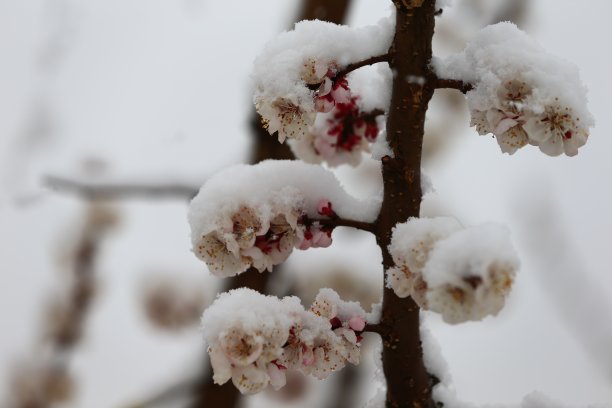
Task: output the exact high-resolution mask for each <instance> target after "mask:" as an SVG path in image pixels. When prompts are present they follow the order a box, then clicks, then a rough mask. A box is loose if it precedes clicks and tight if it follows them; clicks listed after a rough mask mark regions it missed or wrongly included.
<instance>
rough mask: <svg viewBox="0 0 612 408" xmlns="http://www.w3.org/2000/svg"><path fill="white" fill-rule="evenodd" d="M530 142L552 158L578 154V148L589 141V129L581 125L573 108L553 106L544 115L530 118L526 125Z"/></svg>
mask: <svg viewBox="0 0 612 408" xmlns="http://www.w3.org/2000/svg"><path fill="white" fill-rule="evenodd" d="M525 128H526V129H527V131H528V133H529V138H530V140H532V141H534V142H535V143H537V145H538V146H539V147H540V150H541V151H542V152H543V153H546V154H548V155H550V156H558V155H560V154H562V153H565V154H566V155H568V156H575V155H577V154H578V148H579V147H581V146H583V145H584V144H585V143H586V142H587V139H588V136H589V132H588V129H586V128H584V127H582V126H581V124H580V118H579V117H576V116H575V115H574V114H573V112H572V110H571V108H569V107H564V108H563V107H561V106H559V105H552V106H549V107H547V108H546V110H545V111H544V113H542V114H541V115H539V116H536V117H532V118H530V119H529V120H528V121H527V122H526V123H525Z"/></svg>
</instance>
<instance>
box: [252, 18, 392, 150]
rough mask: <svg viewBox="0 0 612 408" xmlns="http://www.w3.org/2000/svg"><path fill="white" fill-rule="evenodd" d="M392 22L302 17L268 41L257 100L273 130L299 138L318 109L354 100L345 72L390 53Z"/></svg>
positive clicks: (257, 69)
mask: <svg viewBox="0 0 612 408" xmlns="http://www.w3.org/2000/svg"><path fill="white" fill-rule="evenodd" d="M391 27H392V25H391V24H390V21H384V22H382V23H381V24H379V25H378V26H373V27H366V28H358V29H355V28H349V27H346V26H338V25H335V24H331V23H325V22H321V21H303V22H301V23H298V24H296V26H295V29H294V30H292V31H289V32H286V33H284V34H281V35H280V36H278V37H277V38H275V39H274V40H273V41H271V42H270V43H268V44H267V45H266V47H265V49H264V51H263V52H262V53H261V54H260V56H259V57H258V58H257V59H256V60H255V63H254V69H253V80H254V82H255V94H254V102H255V106H256V108H257V111H258V112H259V114H260V115H261V117H262V121H263V123H264V125H265V126H266V127H267V129H268V132H270V134H273V133H275V132H278V138H279V140H280V141H281V142H283V141H284V140H285V139H299V138H301V137H302V136H303V135H304V134H306V132H307V131H308V127H309V126H311V125H313V124H314V120H315V116H316V113H317V112H329V111H331V110H332V109H333V108H334V106H336V107H337V106H339V105H342V104H346V103H349V102H350V100H351V94H350V90H349V86H348V82H347V78H346V77H344V76H342V75H341V74H340V71H341V70H342V68H343V67H346V66H347V65H348V64H350V63H353V62H357V61H361V60H364V59H366V58H369V57H371V56H373V55H380V54H382V53H384V52H386V51H387V50H388V48H389V45H390V40H391V37H392V33H393V31H392V29H391ZM338 56H341V57H340V58H339V57H338Z"/></svg>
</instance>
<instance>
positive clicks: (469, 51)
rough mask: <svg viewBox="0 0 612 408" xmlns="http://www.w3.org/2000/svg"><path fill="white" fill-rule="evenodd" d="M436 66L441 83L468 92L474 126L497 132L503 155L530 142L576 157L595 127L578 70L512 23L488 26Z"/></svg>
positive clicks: (484, 131) (481, 131) (546, 150)
mask: <svg viewBox="0 0 612 408" xmlns="http://www.w3.org/2000/svg"><path fill="white" fill-rule="evenodd" d="M434 68H435V70H436V74H437V76H438V77H439V78H443V80H440V85H444V81H446V86H449V87H453V88H457V89H460V90H462V91H467V100H468V105H469V108H470V113H471V116H472V122H471V123H472V126H475V127H476V130H477V131H478V133H479V134H481V135H486V134H489V133H493V134H494V135H495V137H496V138H497V142H498V143H499V146H500V148H501V150H502V152H504V153H508V154H513V153H514V152H516V151H517V150H518V149H520V148H521V147H523V146H526V145H527V144H531V145H534V146H538V147H539V148H540V150H541V151H542V152H543V153H545V154H547V155H550V156H558V155H560V154H563V153H565V154H566V155H568V156H574V155H576V154H578V148H580V147H581V146H583V145H584V144H585V143H586V141H587V138H588V135H589V128H590V127H592V126H593V125H594V121H593V118H592V116H591V114H590V113H589V111H588V108H587V97H586V88H585V87H584V85H583V84H582V82H581V80H580V78H579V75H578V69H577V68H576V67H575V66H574V65H573V64H571V63H569V62H567V61H564V60H562V59H560V58H557V57H555V56H553V55H550V54H549V53H547V52H546V51H545V50H543V49H542V47H540V46H539V45H538V44H537V43H535V42H534V41H533V40H532V39H530V38H529V37H528V36H527V35H526V34H525V33H524V32H522V31H521V30H519V29H518V28H517V27H516V26H515V25H514V24H512V23H507V22H506V23H499V24H495V25H492V26H489V27H486V28H485V29H483V30H481V31H480V33H479V34H477V35H476V37H475V38H474V39H473V40H472V41H471V42H470V43H469V44H468V46H467V47H466V48H465V50H464V51H463V52H462V53H460V54H457V55H454V56H451V57H449V58H446V59H445V60H437V61H434ZM453 81H454V82H453ZM467 84H471V86H473V89H472V90H469V88H470V87H469V86H468V85H467Z"/></svg>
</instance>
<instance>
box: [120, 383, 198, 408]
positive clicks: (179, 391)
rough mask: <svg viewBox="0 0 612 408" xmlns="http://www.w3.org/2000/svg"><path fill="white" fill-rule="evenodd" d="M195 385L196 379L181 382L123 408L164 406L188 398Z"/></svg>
mask: <svg viewBox="0 0 612 408" xmlns="http://www.w3.org/2000/svg"><path fill="white" fill-rule="evenodd" d="M196 384H197V379H196V378H189V379H186V380H183V381H181V382H179V383H176V384H174V385H172V386H170V387H168V388H166V389H164V390H162V391H161V392H160V393H159V394H157V395H153V396H151V397H149V398H148V399H146V400H144V401H141V402H139V403H136V404H130V405H126V406H125V408H153V407H161V406H166V405H167V404H168V403H169V402H172V401H174V400H176V399H180V398H184V397H186V396H188V395H189V393H191V391H192V390H193V388H194V387H195V386H196Z"/></svg>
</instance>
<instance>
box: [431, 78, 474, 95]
mask: <svg viewBox="0 0 612 408" xmlns="http://www.w3.org/2000/svg"><path fill="white" fill-rule="evenodd" d="M432 82H433V87H434V88H436V89H443V88H446V89H457V90H458V91H460V92H461V93H467V92H469V91H471V90H472V89H474V86H473V85H472V84H470V83H468V82H463V81H460V80H457V79H443V78H438V77H434V78H433V80H432Z"/></svg>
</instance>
